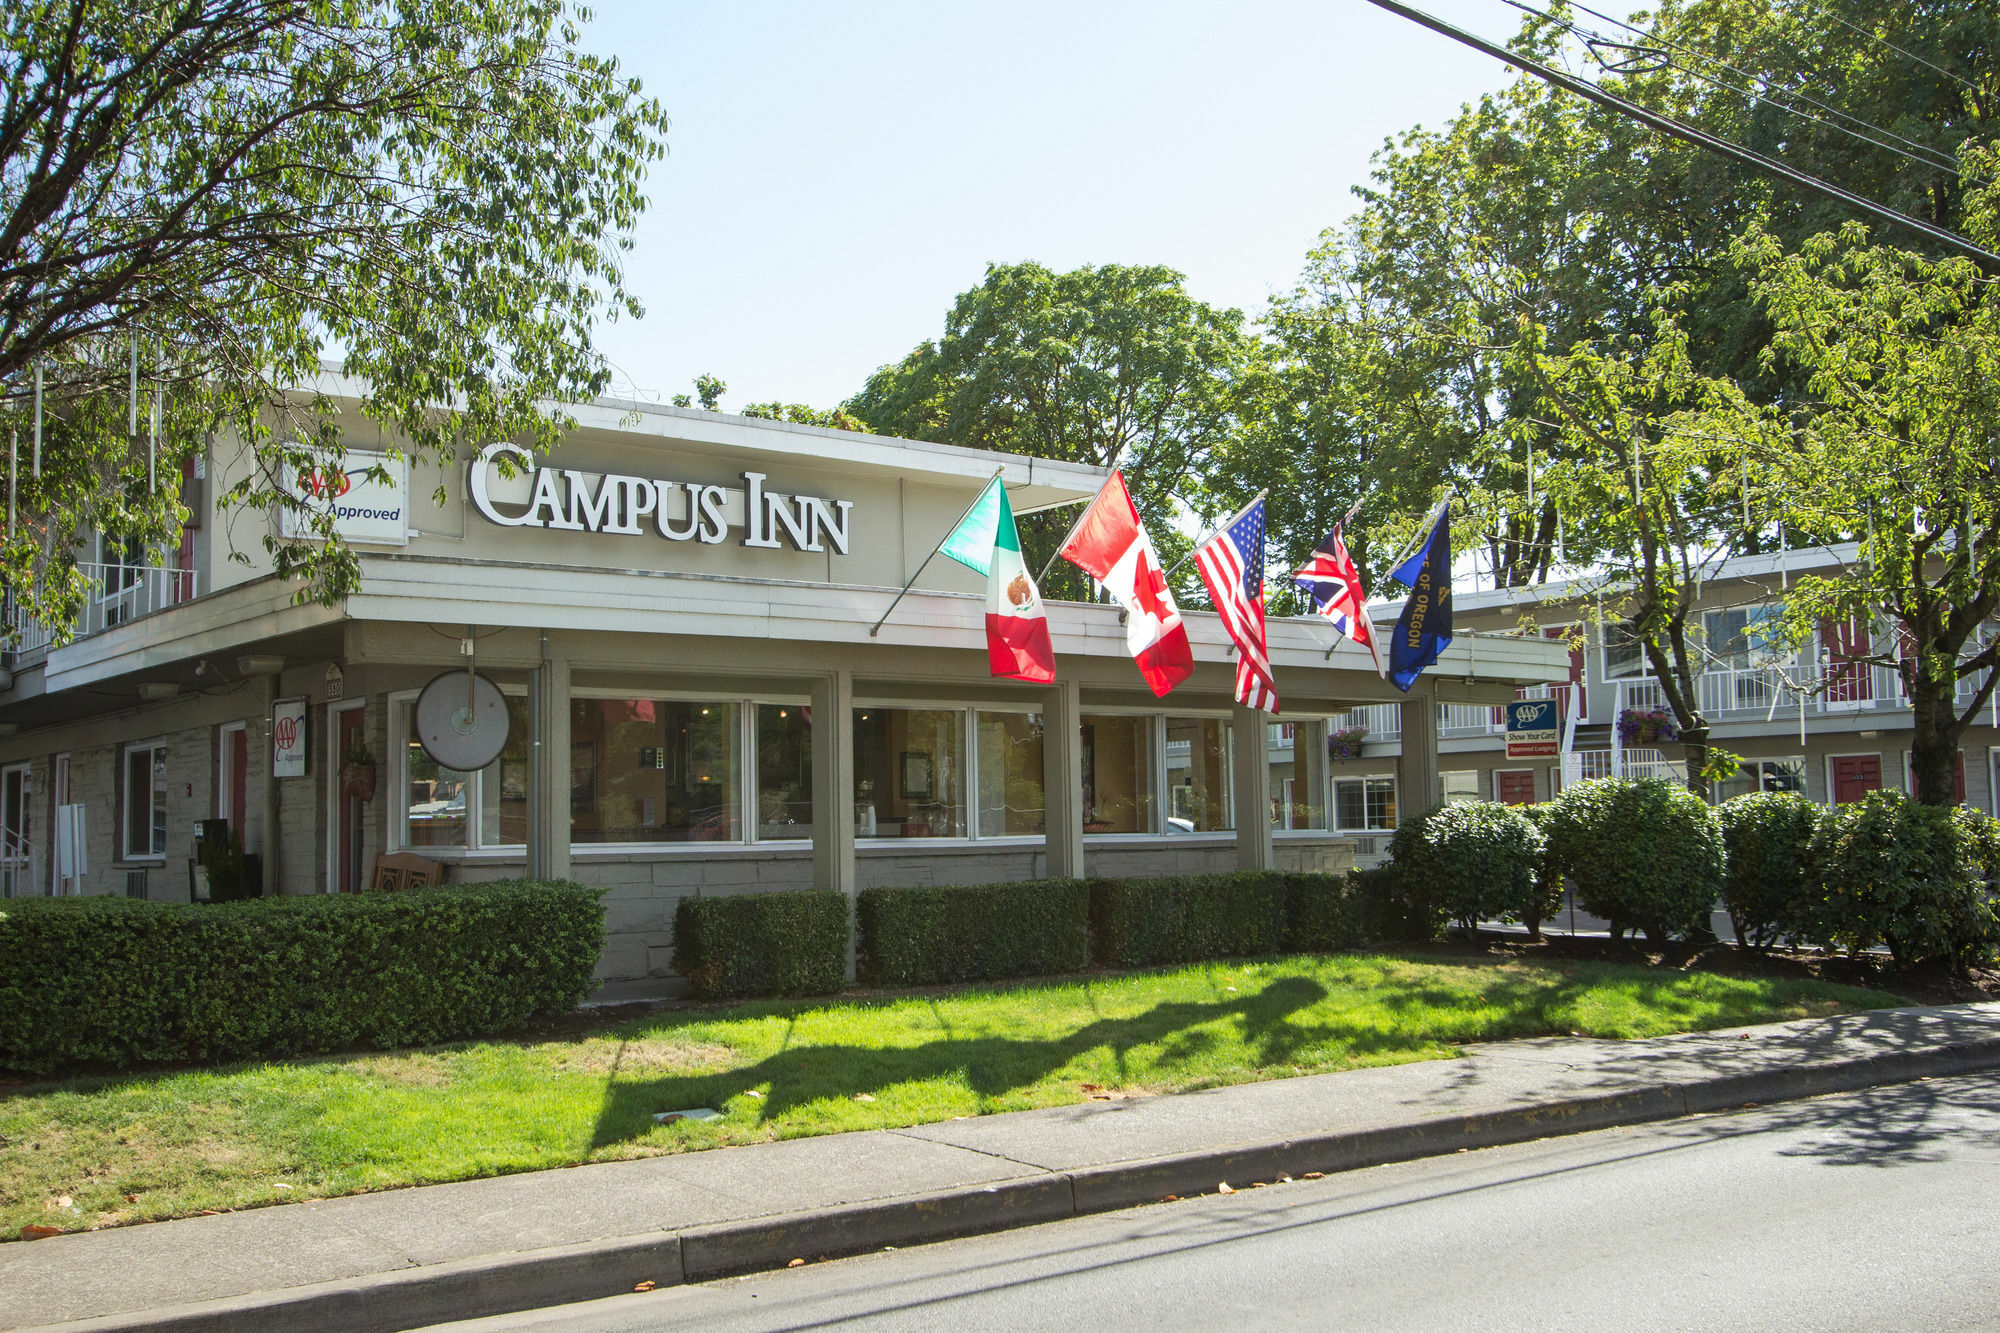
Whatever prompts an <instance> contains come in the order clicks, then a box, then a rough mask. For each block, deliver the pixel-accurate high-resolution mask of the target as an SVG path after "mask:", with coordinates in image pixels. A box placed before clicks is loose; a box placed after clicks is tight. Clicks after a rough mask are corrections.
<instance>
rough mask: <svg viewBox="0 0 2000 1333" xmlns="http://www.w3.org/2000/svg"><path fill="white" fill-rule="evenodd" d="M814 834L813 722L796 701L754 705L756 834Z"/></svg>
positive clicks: (793, 835) (768, 837) (803, 835)
mask: <svg viewBox="0 0 2000 1333" xmlns="http://www.w3.org/2000/svg"><path fill="white" fill-rule="evenodd" d="M812 835H813V798H812V721H811V719H809V718H808V717H807V716H806V710H805V709H803V708H801V707H799V706H798V705H797V704H758V705H757V836H758V837H759V838H766V839H782V838H810V837H812Z"/></svg>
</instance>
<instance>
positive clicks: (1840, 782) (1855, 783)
mask: <svg viewBox="0 0 2000 1333" xmlns="http://www.w3.org/2000/svg"><path fill="white" fill-rule="evenodd" d="M1881 789H1882V756H1881V755H1879V754H1845V755H1838V756H1836V757H1835V758H1834V761H1833V803H1834V804H1835V805H1852V804H1854V802H1856V801H1858V800H1860V799H1861V798H1862V797H1863V796H1865V795H1867V794H1868V793H1869V792H1871V791H1880V790H1881Z"/></svg>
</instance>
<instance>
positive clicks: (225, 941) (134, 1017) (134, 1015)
mask: <svg viewBox="0 0 2000 1333" xmlns="http://www.w3.org/2000/svg"><path fill="white" fill-rule="evenodd" d="M598 898H599V893H598V890H595V889H587V888H584V887H583V886H581V885H578V884H570V883H561V882H537V881H507V882H502V883H497V884H475V885H465V886H453V887H450V888H433V889H417V890H412V891H410V892H406V893H367V894H339V895H326V896H312V897H299V898H258V899H251V900H248V901H244V902H233V903H221V904H212V905H211V904H200V905H196V904H173V903H148V902H141V901H134V900H132V899H128V898H28V899H18V900H12V901H8V902H6V903H4V904H0V1067H4V1068H7V1069H13V1070H20V1071H24V1072H37V1073H39V1072H46V1071H48V1070H52V1069H58V1068H63V1067H67V1066H74V1065H96V1066H102V1065H110V1066H115V1067H125V1066H130V1065H133V1064H137V1063H140V1062H143V1061H149V1060H222V1059H240V1058H246V1057H263V1056H281V1055H293V1054H299V1053H305V1052H315V1051H336V1050H342V1049H346V1048H350V1047H355V1046H373V1047H390V1046H406V1045H415V1044H423V1043H428V1042H438V1041H450V1040H454V1039H457V1038H462V1037H473V1036H478V1035H481V1034H483V1033H489V1032H495V1031H499V1030H502V1029H505V1028H508V1027H513V1026H517V1025H518V1024H520V1023H521V1022H522V1021H524V1020H525V1019H527V1018H529V1017H531V1016H533V1015H535V1014H539V1013H549V1012H556V1011H561V1010H566V1009H569V1008H572V1007H574V1006H575V1005H576V1003H577V1002H578V1001H580V1000H581V999H582V998H583V997H584V996H585V995H586V994H588V993H589V991H590V989H591V984H592V973H593V972H594V971H595V969H596V967H597V955H598V951H599V950H600V949H601V948H602V946H603V942H604V909H603V907H602V906H601V905H600V904H599V902H598Z"/></svg>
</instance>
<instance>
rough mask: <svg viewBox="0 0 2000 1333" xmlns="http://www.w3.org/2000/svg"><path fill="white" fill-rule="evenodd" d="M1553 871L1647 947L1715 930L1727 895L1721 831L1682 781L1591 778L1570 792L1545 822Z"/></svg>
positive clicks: (1597, 912)
mask: <svg viewBox="0 0 2000 1333" xmlns="http://www.w3.org/2000/svg"><path fill="white" fill-rule="evenodd" d="M1542 829H1543V832H1545V833H1546V834H1547V835H1548V847H1549V856H1550V859H1551V863H1552V865H1553V866H1554V867H1555V869H1556V870H1558V871H1559V872H1560V873H1561V874H1564V875H1567V876H1568V877H1569V878H1570V879H1571V880H1572V881H1574V882H1575V884H1576V900H1577V905H1578V906H1579V907H1581V908H1583V910H1584V911H1586V912H1589V913H1591V914H1592V915H1594V916H1601V917H1604V918H1605V919H1607V920H1609V921H1610V922H1611V923H1612V925H1613V927H1614V928H1616V929H1618V930H1623V929H1624V928H1626V927H1631V926H1637V927H1640V928H1641V929H1643V930H1644V931H1645V932H1646V936H1647V938H1648V939H1651V940H1654V941H1656V942H1657V941H1663V940H1666V939H1667V938H1669V937H1671V936H1674V935H1682V936H1685V935H1690V934H1694V933H1695V932H1697V931H1699V930H1702V929H1703V928H1705V927H1706V926H1707V924H1708V919H1709V914H1710V913H1711V912H1712V911H1714V909H1715V901H1716V899H1717V898H1718V897H1719V896H1720V895H1721V893H1722V870H1723V864H1724V855H1725V854H1724V850H1723V843H1722V826H1721V824H1720V823H1718V822H1717V821H1716V818H1715V811H1714V810H1713V809H1712V808H1710V806H1709V804H1708V802H1706V801H1704V800H1702V799H1701V798H1700V797H1699V796H1696V795H1695V794H1694V793H1693V792H1691V791H1689V790H1688V789H1687V787H1686V786H1685V785H1683V784H1681V783H1678V782H1667V781H1664V780H1661V779H1658V778H1593V779H1591V780H1590V781H1588V782H1579V783H1577V784H1576V785H1575V786H1573V787H1565V788H1564V789H1563V792H1562V795H1560V796H1558V797H1556V799H1555V800H1554V801H1553V802H1551V803H1550V805H1549V812H1548V814H1547V815H1545V816H1543V817H1542Z"/></svg>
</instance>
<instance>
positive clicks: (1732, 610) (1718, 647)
mask: <svg viewBox="0 0 2000 1333" xmlns="http://www.w3.org/2000/svg"><path fill="white" fill-rule="evenodd" d="M1783 613H1784V608H1783V606H1781V605H1777V604H1772V605H1767V606H1732V607H1728V608H1725V609H1723V610H1720V611H1704V612H1703V613H1702V617H1701V626H1702V633H1703V635H1704V636H1705V637H1706V639H1707V640H1708V654H1709V659H1708V666H1709V669H1710V670H1713V671H1748V670H1751V669H1753V668H1758V667H1767V666H1773V665H1776V664H1778V663H1780V662H1783V661H1784V660H1786V658H1788V657H1789V656H1790V654H1789V653H1787V652H1786V651H1785V650H1784V649H1783V648H1782V647H1780V646H1779V641H1778V618H1779V616H1781V615H1782V614H1783Z"/></svg>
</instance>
